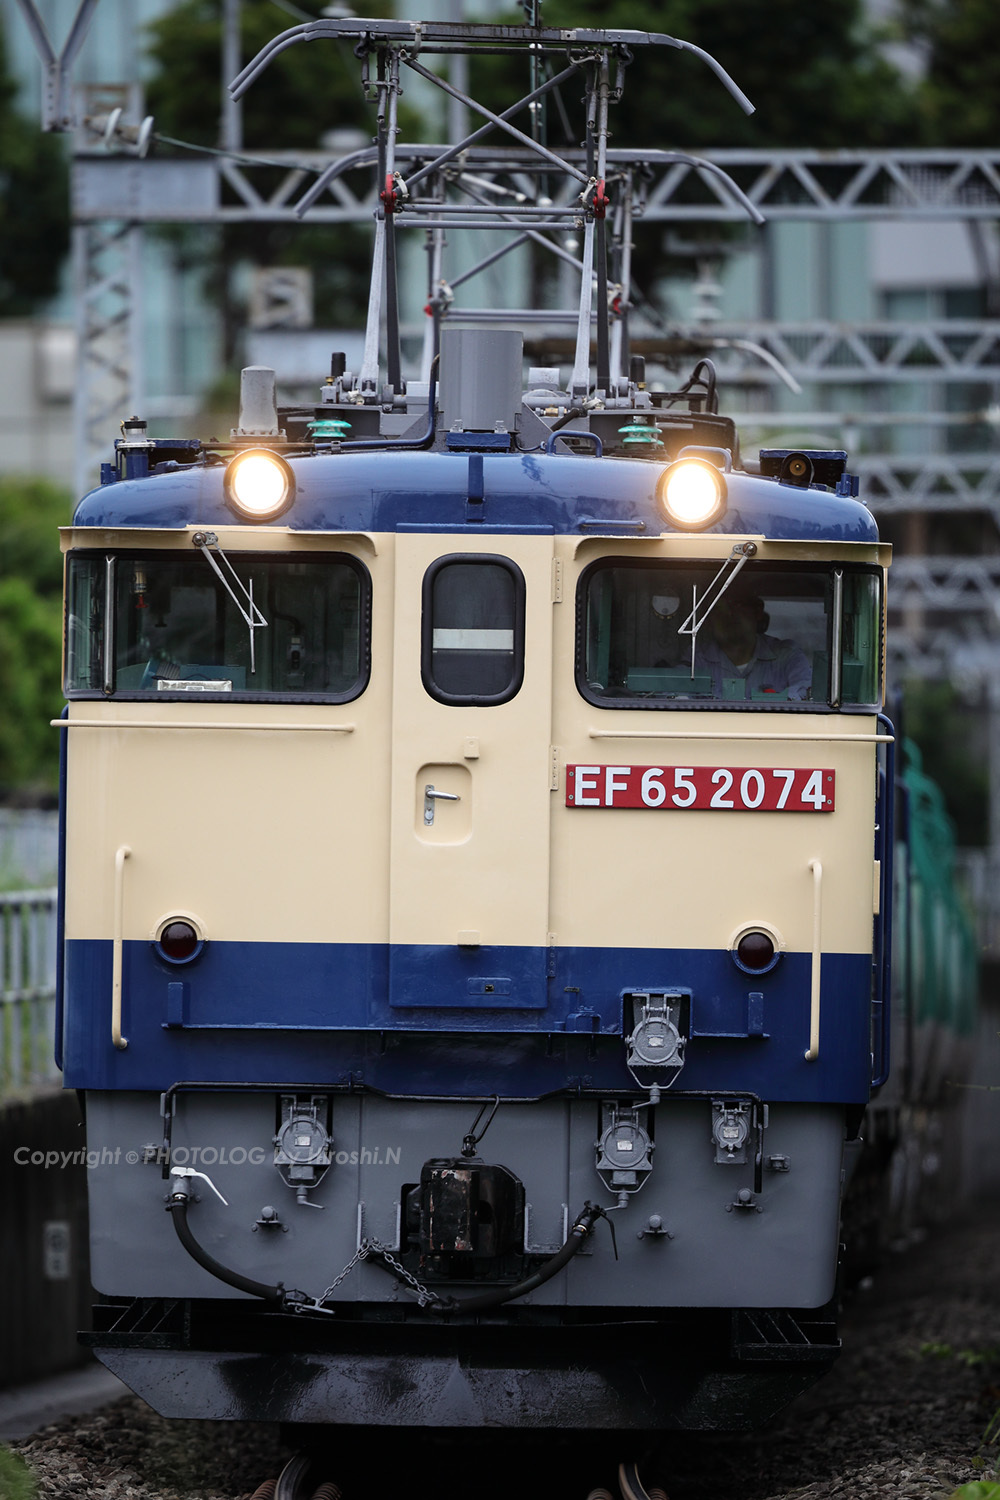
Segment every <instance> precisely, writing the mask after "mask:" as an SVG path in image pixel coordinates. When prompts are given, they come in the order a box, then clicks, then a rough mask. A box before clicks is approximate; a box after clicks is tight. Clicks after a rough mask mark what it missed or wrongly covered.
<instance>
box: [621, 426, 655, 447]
mask: <svg viewBox="0 0 1000 1500" xmlns="http://www.w3.org/2000/svg"><path fill="white" fill-rule="evenodd" d="M618 434H619V436H620V438H621V440H622V443H623V445H624V446H625V447H626V448H640V447H642V448H662V447H663V439H662V438H661V437H660V434H659V430H658V429H657V427H656V425H655V423H653V422H641V421H639V420H636V421H634V422H628V423H626V425H625V426H624V427H619V429H618Z"/></svg>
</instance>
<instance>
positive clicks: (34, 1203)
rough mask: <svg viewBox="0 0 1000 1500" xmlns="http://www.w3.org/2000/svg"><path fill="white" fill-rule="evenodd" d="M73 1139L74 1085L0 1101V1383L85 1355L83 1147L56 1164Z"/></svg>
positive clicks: (78, 1130) (38, 1374) (34, 1376)
mask: <svg viewBox="0 0 1000 1500" xmlns="http://www.w3.org/2000/svg"><path fill="white" fill-rule="evenodd" d="M83 1146H84V1131H83V1126H82V1124H81V1122H80V1110H79V1106H78V1104H77V1099H76V1095H75V1093H71V1092H64V1091H63V1090H61V1089H40V1090H38V1091H36V1092H35V1093H33V1094H30V1095H26V1096H24V1097H20V1098H17V1099H10V1100H7V1101H3V1102H0V1204H2V1209H0V1388H2V1387H4V1386H11V1385H20V1384H22V1383H24V1382H27V1381H31V1380H40V1379H42V1378H43V1377H44V1376H47V1375H52V1374H55V1373H56V1372H57V1371H59V1370H66V1369H69V1368H71V1367H72V1366H73V1365H80V1364H84V1363H86V1362H88V1361H89V1359H90V1357H91V1356H90V1354H89V1353H88V1351H87V1350H85V1349H81V1348H80V1346H79V1345H78V1344H77V1341H76V1335H77V1330H78V1329H80V1328H84V1327H89V1325H90V1304H91V1300H92V1295H91V1290H90V1266H89V1257H88V1248H87V1169H86V1165H85V1157H83V1156H82V1155H79V1156H78V1157H77V1160H76V1161H75V1162H71V1161H67V1164H66V1165H62V1163H63V1161H64V1160H65V1159H66V1157H68V1156H70V1155H73V1154H76V1153H81V1152H82V1148H83ZM39 1153H40V1155H39ZM32 1157H34V1162H32ZM46 1157H47V1158H48V1161H49V1165H48V1166H45V1165H44V1161H45V1159H46ZM22 1163H23V1164H22Z"/></svg>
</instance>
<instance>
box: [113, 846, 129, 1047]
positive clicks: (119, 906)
mask: <svg viewBox="0 0 1000 1500" xmlns="http://www.w3.org/2000/svg"><path fill="white" fill-rule="evenodd" d="M131 853H132V850H131V849H130V848H129V846H128V844H121V845H120V846H119V847H118V849H116V851H115V917H114V932H113V935H112V937H113V941H112V947H111V1040H112V1042H113V1043H114V1045H115V1046H116V1047H117V1048H118V1051H119V1052H124V1051H125V1048H126V1047H127V1046H128V1042H127V1041H126V1039H125V1037H123V1036H122V937H123V931H124V925H125V917H124V913H125V861H126V860H127V859H128V857H129V856H130V854H131Z"/></svg>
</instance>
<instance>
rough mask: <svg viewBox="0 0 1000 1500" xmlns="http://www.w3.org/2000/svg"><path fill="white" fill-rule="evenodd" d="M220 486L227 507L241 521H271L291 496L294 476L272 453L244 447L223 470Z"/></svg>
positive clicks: (293, 493) (290, 499)
mask: <svg viewBox="0 0 1000 1500" xmlns="http://www.w3.org/2000/svg"><path fill="white" fill-rule="evenodd" d="M223 485H224V488H225V492H226V501H227V503H228V504H229V506H230V507H231V508H232V509H233V510H234V511H236V514H237V515H239V516H242V517H243V519H244V520H245V521H273V520H274V518H275V516H280V515H281V513H282V511H285V510H287V509H288V507H289V506H290V505H291V503H292V500H293V499H294V498H295V476H294V474H293V473H292V471H291V469H290V468H289V467H288V465H287V464H286V463H285V460H284V459H283V458H279V457H278V455H277V454H276V453H269V452H268V450H267V449H266V448H248V449H247V450H246V452H245V453H238V454H237V455H236V457H235V458H234V459H233V460H232V462H231V463H230V465H229V468H228V469H227V470H226V475H225V479H224V480H223Z"/></svg>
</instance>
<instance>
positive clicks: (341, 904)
mask: <svg viewBox="0 0 1000 1500" xmlns="http://www.w3.org/2000/svg"><path fill="white" fill-rule="evenodd" d="M339 541H340V539H338V538H336V537H331V538H327V546H326V549H325V550H328V551H329V550H339V551H345V552H346V551H354V552H355V555H358V556H360V557H361V559H362V560H363V561H364V563H365V565H366V567H367V568H368V570H369V572H370V573H371V575H372V588H373V591H374V593H375V594H376V595H377V596H378V607H377V608H376V609H373V612H372V664H371V677H370V681H369V684H368V687H367V688H366V689H365V691H364V693H362V694H361V696H360V697H358V698H356V699H354V700H353V701H351V702H349V703H323V704H302V703H282V702H270V703H250V702H241V703H218V702H216V703H207V702H190V703H188V702H182V703H178V702H172V703H170V704H166V703H158V702H157V701H156V700H155V699H151V700H147V701H141V702H122V701H109V702H103V701H97V700H94V699H87V700H78V701H75V702H73V703H71V704H70V707H69V727H68V728H63V729H61V730H60V731H59V732H61V733H65V734H67V735H68V737H69V745H68V766H67V774H68V788H67V807H68V819H67V830H66V849H67V879H66V936H67V937H68V938H104V939H110V938H111V937H112V936H113V922H114V882H115V854H116V851H117V849H118V848H120V847H121V846H123V845H124V846H127V847H128V848H129V849H130V850H131V854H130V856H129V858H128V860H127V861H126V864H125V868H124V901H123V928H122V934H121V935H122V937H123V938H124V940H126V941H128V940H135V939H140V940H148V939H150V938H151V937H152V936H153V935H154V933H155V931H156V929H157V927H158V925H159V924H160V922H161V921H162V920H163V918H164V917H166V916H169V915H171V914H172V913H180V912H184V913H189V914H191V915H192V916H194V917H195V918H197V920H198V923H199V924H200V926H201V929H202V933H203V936H204V937H206V938H209V939H211V938H215V939H219V940H225V941H256V942H314V943H320V942H323V943H337V942H342V943H358V942H371V943H375V942H385V940H386V934H387V927H388V902H387V894H386V893H387V883H388V868H387V865H388V842H389V820H388V809H387V801H388V786H389V759H390V755H389V733H388V724H389V715H390V711H391V690H392V659H391V652H392V546H391V544H392V541H393V538H392V537H387V538H385V539H384V542H385V545H384V546H383V539H382V538H380V539H379V556H378V557H377V558H376V556H375V549H374V547H371V548H362V547H358V548H356V549H355V548H353V547H351V546H350V545H339ZM120 544H121V545H123V546H125V545H127V546H137V545H140V544H141V538H140V537H138V536H137V534H136V533H134V532H131V533H128V534H127V535H125V534H121V537H120ZM257 545H258V547H259V546H260V545H261V543H260V542H259V541H258V544H257ZM95 724H99V725H100V727H90V726H92V725H95ZM157 724H159V725H161V726H162V727H148V726H155V725H157ZM184 724H189V725H191V726H195V725H202V726H213V727H201V728H195V727H191V728H190V729H185V728H183V727H180V726H182V725H184ZM259 725H266V726H268V727H266V728H256V727H245V728H241V727H240V726H259ZM129 726H133V727H129ZM214 726H221V727H214ZM344 731H346V732H344Z"/></svg>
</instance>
